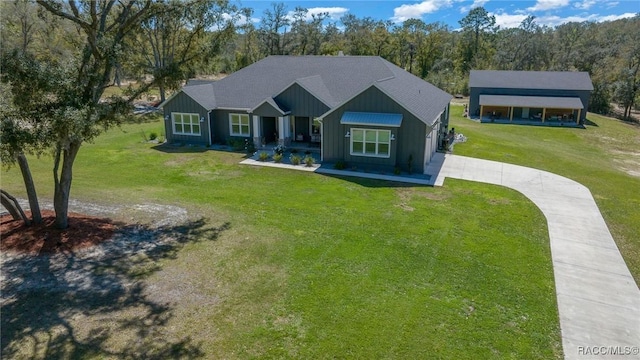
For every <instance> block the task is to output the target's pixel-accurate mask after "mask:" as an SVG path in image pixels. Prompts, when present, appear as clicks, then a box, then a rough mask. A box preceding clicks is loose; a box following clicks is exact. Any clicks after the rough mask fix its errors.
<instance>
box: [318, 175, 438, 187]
mask: <svg viewBox="0 0 640 360" xmlns="http://www.w3.org/2000/svg"><path fill="white" fill-rule="evenodd" d="M318 174H319V175H322V176H328V177H331V178H335V179H340V180H344V181H348V182H351V183H354V184H358V185H360V186H364V187H368V188H407V187H429V186H428V185H421V184H413V183H406V182H401V181H389V180H379V179H368V178H362V177H357V176H345V175H334V174H326V173H318Z"/></svg>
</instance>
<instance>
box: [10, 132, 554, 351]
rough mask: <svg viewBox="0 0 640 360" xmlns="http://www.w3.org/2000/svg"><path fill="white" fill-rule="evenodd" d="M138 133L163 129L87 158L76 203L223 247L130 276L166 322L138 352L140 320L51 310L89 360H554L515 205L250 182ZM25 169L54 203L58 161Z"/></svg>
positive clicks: (370, 188) (115, 311)
mask: <svg viewBox="0 0 640 360" xmlns="http://www.w3.org/2000/svg"><path fill="white" fill-rule="evenodd" d="M470 125H471V126H474V125H475V124H474V123H470ZM456 126H457V127H458V126H459V127H460V128H461V129H462V128H463V125H462V123H461V125H458V124H457V123H456ZM482 130H483V129H482ZM560 130H561V131H564V129H560ZM143 131H144V132H147V133H149V132H151V131H155V132H158V133H160V132H161V131H162V124H161V122H160V121H158V122H151V123H145V124H129V125H124V126H123V127H122V128H121V129H113V130H110V131H109V132H107V133H106V134H104V135H102V136H100V137H99V138H98V139H97V140H96V142H95V143H93V144H88V145H86V146H85V147H83V148H82V149H81V151H80V153H79V155H78V159H77V161H76V167H75V169H74V183H73V188H72V198H73V199H77V200H80V201H82V202H87V203H95V204H98V205H103V206H114V205H117V206H122V207H123V208H125V207H126V206H132V205H136V204H166V205H174V206H178V207H182V208H185V209H187V210H188V213H189V215H190V216H193V217H205V218H206V219H207V221H208V222H210V223H211V224H212V225H217V224H221V223H229V229H228V230H226V231H224V232H221V233H220V235H219V237H218V238H217V239H216V240H215V241H212V242H211V241H196V242H189V243H186V244H185V245H184V246H183V247H182V248H181V249H180V251H178V252H176V253H175V255H173V256H167V257H163V258H161V259H159V260H157V262H155V263H154V264H153V266H147V267H145V268H144V269H145V271H142V272H141V271H138V272H136V273H135V274H133V275H129V276H130V277H131V279H132V281H139V282H141V283H142V284H143V285H144V288H145V289H146V290H145V291H144V292H143V294H147V295H145V299H146V302H147V303H153V302H155V301H161V300H162V301H163V303H165V302H166V303H167V304H168V305H167V306H169V308H170V314H171V316H168V315H167V319H166V320H165V321H163V322H161V323H159V324H155V325H153V326H149V327H150V329H146V330H145V331H144V332H141V333H140V334H138V333H132V332H131V330H130V329H129V330H123V329H122V328H121V327H119V325H118V324H120V323H121V322H127V321H128V319H130V318H131V317H134V316H136V314H137V312H139V311H142V310H139V309H138V308H131V307H126V306H123V307H122V308H119V307H113V306H110V307H109V310H108V312H107V313H105V311H106V310H103V307H99V309H100V310H98V306H97V305H95V307H93V306H94V304H92V305H86V304H85V305H83V306H82V307H81V309H82V310H81V311H80V310H79V311H74V310H78V309H74V308H65V306H64V305H59V304H58V306H56V307H54V308H55V309H59V311H58V310H56V311H58V312H56V314H55V316H53V315H52V316H51V317H52V318H55V319H64V326H65V329H66V328H71V329H73V330H74V334H75V336H76V338H75V339H74V340H78V341H80V342H83V343H88V344H92V342H91V341H90V340H91V339H92V336H99V337H100V338H101V339H103V338H104V343H103V344H104V347H103V348H100V347H96V346H94V347H92V349H93V350H92V351H93V352H91V353H90V356H85V357H98V358H100V357H109V356H110V355H108V354H117V353H118V351H123V349H125V350H126V349H129V348H130V346H131V344H132V343H134V342H136V341H137V342H140V340H136V339H139V337H144V336H147V337H149V335H144V334H148V333H154V332H153V331H155V333H156V334H159V335H156V336H158V338H159V339H162V341H163V342H165V343H166V342H177V341H179V340H181V339H184V338H188V339H189V340H190V342H191V343H192V344H196V345H197V347H198V350H199V351H200V352H201V353H202V354H203V356H204V357H206V358H240V359H246V358H433V359H438V358H440V359H478V358H487V359H489V358H518V359H522V358H527V359H536V358H537V359H550V358H561V357H562V350H561V341H560V330H559V324H558V313H557V308H556V297H555V290H554V283H553V269H552V265H551V255H550V250H549V239H548V235H547V227H546V222H545V219H544V216H543V215H542V213H541V212H540V211H539V209H537V208H536V207H535V206H534V205H533V204H532V203H531V202H530V201H528V200H527V199H526V198H525V197H524V196H522V195H521V194H519V193H517V192H515V191H512V190H509V189H506V188H503V187H498V186H492V185H486V184H479V183H473V182H466V181H461V180H453V179H449V180H447V182H446V183H445V186H444V187H441V188H431V187H413V186H405V185H402V184H398V183H389V182H383V181H375V180H366V179H356V178H340V177H331V176H324V175H319V174H313V173H306V172H296V171H290V170H282V169H274V168H262V167H251V166H244V165H239V164H238V163H239V162H240V161H241V160H242V159H243V157H244V155H243V154H239V153H232V152H223V151H213V150H208V149H203V148H195V147H188V146H183V147H178V148H170V149H167V148H166V147H161V148H158V147H157V145H154V144H149V143H146V142H144V141H143V136H142V135H141V134H142V132H143ZM461 131H462V132H464V133H465V134H467V131H466V129H465V130H461ZM475 137H476V135H471V136H470V142H469V143H467V144H464V145H463V146H472V145H473V140H474V138H475ZM463 146H456V151H458V149H462V148H463ZM30 165H31V168H32V171H33V173H34V177H35V180H36V184H37V186H38V190H39V195H40V196H41V198H42V199H43V200H48V199H51V197H52V193H51V188H52V187H51V186H50V183H51V181H52V179H51V159H49V158H46V157H43V158H42V159H35V158H33V159H30ZM2 186H3V188H5V189H7V190H8V191H9V192H11V193H13V194H15V195H17V196H20V197H23V198H24V197H25V194H24V187H23V185H22V183H21V179H20V175H19V171H18V169H16V168H11V169H10V170H8V171H6V170H3V172H2ZM114 218H115V219H116V220H119V221H125V222H136V221H143V220H144V219H139V218H135V217H132V216H131V215H130V214H129V213H127V212H126V211H122V212H120V213H118V214H115V215H114ZM149 220H153V219H149ZM101 271H102V272H109V271H113V272H115V271H118V270H117V269H115V268H114V269H101ZM140 274H143V275H140ZM47 291H48V290H46V289H43V290H42V293H38V294H32V295H30V297H29V299H32V300H26V301H33V302H34V303H37V301H38V300H37V299H38V298H39V297H47V296H48V295H49V294H48V293H47ZM27 305H28V304H27ZM69 306H79V305H77V304H76V305H69ZM87 307H88V308H89V309H87ZM80 314H81V315H80ZM3 316H4V314H3ZM38 316H41V314H35V313H34V314H33V315H32V318H33V321H36V319H37V317H38ZM27 318H28V316H27ZM105 319H108V321H104V320H105ZM54 323H55V322H54ZM21 325H22V326H24V327H25V328H27V327H28V324H12V325H11V326H13V327H20V326H21ZM96 329H100V331H97V330H96ZM46 330H47V329H44V330H43V329H40V330H38V331H39V332H37V333H34V331H35V330H33V331H30V332H27V331H25V332H19V331H18V332H16V331H12V333H13V334H18V335H16V338H13V339H8V340H3V345H5V344H6V345H7V347H6V348H7V349H12V353H11V355H16V357H21V356H22V357H26V358H39V357H41V356H40V355H42V354H44V353H46V351H44V352H43V350H42V349H43V346H45V345H40V346H34V345H33V341H35V340H28V339H40V338H42V339H46V338H47V333H46ZM48 330H49V331H51V332H52V333H56V334H59V333H61V332H62V333H64V331H63V330H60V327H53V326H52V327H51V328H50V329H48ZM96 334H98V335H96ZM27 340H28V341H27ZM5 341H6V342H5ZM142 343H143V344H146V343H145V342H142ZM65 344H66V345H65V346H67V347H73V346H74V345H73V344H74V343H72V342H69V343H65ZM150 344H151V345H148V346H149V347H153V346H154V345H153V344H155V343H154V342H151V343H150ZM34 349H35V350H34ZM101 349H107V350H108V351H106V350H105V351H104V352H101ZM148 350H149V353H150V354H153V351H152V349H148ZM70 353H71V352H70ZM5 355H6V353H5ZM76 357H82V356H76Z"/></svg>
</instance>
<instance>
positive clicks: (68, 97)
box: [0, 0, 640, 228]
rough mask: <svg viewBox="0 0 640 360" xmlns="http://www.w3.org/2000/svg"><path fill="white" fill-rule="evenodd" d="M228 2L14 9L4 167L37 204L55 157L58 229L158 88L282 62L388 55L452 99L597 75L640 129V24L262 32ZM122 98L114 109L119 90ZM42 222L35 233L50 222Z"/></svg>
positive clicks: (3, 28) (5, 14)
mask: <svg viewBox="0 0 640 360" xmlns="http://www.w3.org/2000/svg"><path fill="white" fill-rule="evenodd" d="M253 15H254V14H253V10H252V9H250V8H237V7H236V6H235V5H233V4H231V3H229V2H228V0H189V1H181V0H119V1H116V0H96V1H90V0H70V1H68V2H65V3H61V2H58V1H55V0H37V1H34V0H12V1H4V2H0V48H1V49H2V57H1V58H2V63H1V67H0V75H1V78H0V79H1V80H2V81H1V83H0V86H1V87H2V88H1V89H0V90H1V91H0V103H1V104H2V105H3V106H2V107H0V120H1V121H2V123H1V124H2V127H1V129H0V130H1V135H2V139H1V141H0V155H1V156H2V162H3V165H11V164H14V163H17V164H18V166H19V167H20V168H21V170H22V174H23V177H24V179H25V185H26V187H27V193H28V194H29V200H30V203H31V209H32V210H37V209H38V207H37V195H36V192H35V187H34V185H33V181H32V180H31V179H30V173H29V170H28V163H27V160H26V156H25V155H26V154H36V155H41V154H46V153H51V154H52V158H53V170H54V189H55V195H54V207H55V210H56V223H57V225H58V226H59V227H62V228H64V227H66V226H67V205H68V199H69V193H70V189H71V181H72V168H73V163H74V160H75V157H76V155H77V153H78V151H79V149H80V147H81V145H82V144H83V143H84V142H87V141H91V140H92V139H93V138H95V137H96V136H97V135H98V134H100V133H101V132H102V131H104V130H105V129H108V128H109V127H112V126H117V125H118V124H119V123H120V122H121V121H122V119H123V115H125V114H127V112H128V111H130V105H131V103H132V102H133V101H134V100H135V99H136V98H137V97H138V96H139V95H141V94H143V93H145V92H147V91H149V89H151V88H155V89H157V91H158V92H159V94H160V98H161V100H164V99H165V98H166V96H167V93H168V92H171V91H174V90H176V89H178V88H179V87H180V86H181V85H182V84H183V83H184V81H185V80H186V79H189V78H193V77H196V76H200V75H210V74H216V73H231V72H233V71H236V70H238V69H241V68H243V67H245V66H248V65H250V64H252V63H254V62H256V61H258V60H260V59H262V58H264V57H266V56H269V55H338V54H339V53H340V52H342V53H344V54H346V55H376V56H381V57H383V58H385V59H387V60H388V61H390V62H392V63H394V64H396V65H398V66H400V67H402V68H404V69H406V70H407V71H410V72H411V73H413V74H415V75H417V76H419V77H421V78H423V79H425V80H427V81H429V82H431V83H432V84H434V85H435V86H438V87H440V88H442V89H444V90H446V91H448V92H450V93H452V94H467V93H468V89H467V83H468V74H469V71H470V70H471V69H496V70H571V71H587V72H589V74H590V75H591V78H592V80H593V83H594V87H595V89H594V92H593V95H592V101H591V103H590V105H589V110H590V111H594V112H598V113H609V112H610V111H611V110H612V104H613V105H614V106H618V107H619V109H621V116H622V117H624V118H625V119H630V115H631V109H632V108H634V107H635V105H636V104H637V103H638V100H639V99H638V98H639V94H640V91H639V88H640V15H637V16H635V17H634V18H629V19H622V20H617V21H612V22H603V23H595V22H581V23H576V22H572V23H566V24H563V25H560V26H557V27H549V26H541V25H539V24H538V23H537V22H536V19H535V17H533V16H530V17H528V18H526V19H525V20H524V21H523V22H522V23H521V24H520V26H519V27H517V28H509V29H501V28H499V27H498V26H496V24H495V18H494V17H493V16H491V15H490V14H489V13H488V12H487V11H486V10H485V9H484V8H482V7H478V8H474V9H472V10H471V11H470V12H469V13H468V14H467V15H466V16H464V17H463V18H461V19H460V21H459V24H460V28H459V29H453V28H451V27H450V26H448V25H446V24H444V23H440V22H435V23H425V22H424V21H422V20H419V19H409V20H407V21H405V22H403V23H393V22H391V21H385V20H379V19H373V18H370V17H361V18H359V17H357V16H355V15H353V14H347V15H345V16H343V17H342V18H341V19H340V20H333V19H331V18H330V17H329V14H328V13H320V14H315V13H314V14H310V13H309V10H308V9H305V8H301V7H296V8H295V9H292V10H291V11H289V9H288V8H287V6H286V5H285V4H284V3H273V4H272V6H271V7H270V8H269V9H268V10H266V11H264V13H263V14H262V19H261V22H260V23H259V24H255V23H253V22H252V21H250V20H249V19H252V17H253ZM124 80H127V82H128V83H132V84H133V85H129V86H127V87H126V91H124V92H123V94H122V95H117V96H116V95H113V96H109V97H107V96H105V95H104V94H105V90H106V89H107V88H109V87H111V86H113V85H118V86H120V85H122V84H123V83H124ZM36 215H38V214H33V219H34V221H37V220H38V219H39V216H36Z"/></svg>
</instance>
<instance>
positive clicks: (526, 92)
mask: <svg viewBox="0 0 640 360" xmlns="http://www.w3.org/2000/svg"><path fill="white" fill-rule="evenodd" d="M480 95H514V96H549V97H578V98H580V101H582V106H584V109H582V111H581V112H580V122H584V120H585V119H586V117H587V109H588V108H589V99H590V98H591V91H588V90H561V89H553V90H545V89H505V88H484V87H473V88H471V89H470V90H469V115H471V116H472V117H473V116H478V114H479V111H480ZM518 115H521V113H519V114H518Z"/></svg>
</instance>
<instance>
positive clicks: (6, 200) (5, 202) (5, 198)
mask: <svg viewBox="0 0 640 360" xmlns="http://www.w3.org/2000/svg"><path fill="white" fill-rule="evenodd" d="M0 193H2V194H0V198H1V199H0V202H2V206H4V208H5V209H7V211H9V214H11V217H12V218H13V220H22V221H24V223H25V224H26V225H27V226H29V225H31V224H30V223H29V219H27V216H26V215H25V214H24V211H22V208H21V207H20V204H19V203H18V200H16V198H14V197H13V196H11V195H9V193H8V192H6V191H4V190H0Z"/></svg>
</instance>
